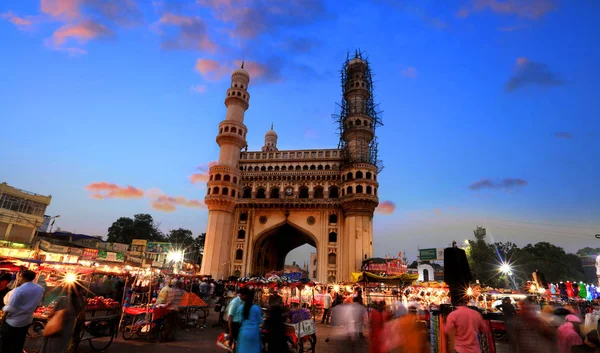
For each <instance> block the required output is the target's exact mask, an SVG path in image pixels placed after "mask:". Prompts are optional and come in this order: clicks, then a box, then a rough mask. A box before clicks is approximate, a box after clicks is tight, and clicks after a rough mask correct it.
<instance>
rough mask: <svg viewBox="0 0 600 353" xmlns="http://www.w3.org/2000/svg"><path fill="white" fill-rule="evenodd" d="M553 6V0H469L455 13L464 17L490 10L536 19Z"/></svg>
mask: <svg viewBox="0 0 600 353" xmlns="http://www.w3.org/2000/svg"><path fill="white" fill-rule="evenodd" d="M555 8H556V1H555V0H471V2H470V4H469V5H468V6H467V7H465V8H462V9H461V10H460V11H459V12H458V13H457V16H458V17H462V18H465V17H468V16H469V15H471V14H473V13H478V12H483V11H491V12H494V13H496V14H499V15H512V16H518V17H523V18H528V19H537V18H541V17H543V16H544V15H546V14H547V13H549V12H550V11H552V10H554V9H555Z"/></svg>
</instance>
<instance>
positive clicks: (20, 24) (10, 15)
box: [0, 11, 33, 30]
mask: <svg viewBox="0 0 600 353" xmlns="http://www.w3.org/2000/svg"><path fill="white" fill-rule="evenodd" d="M0 18H4V19H6V20H8V21H9V22H10V23H12V24H13V25H15V26H16V27H17V28H18V29H20V30H26V29H28V28H31V26H32V25H33V20H32V17H30V16H27V17H19V16H17V15H16V14H15V13H14V12H12V11H7V12H5V13H3V14H0Z"/></svg>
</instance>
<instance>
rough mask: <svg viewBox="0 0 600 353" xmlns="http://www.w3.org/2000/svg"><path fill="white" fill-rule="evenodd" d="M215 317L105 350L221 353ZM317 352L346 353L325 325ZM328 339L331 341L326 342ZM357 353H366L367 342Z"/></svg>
mask: <svg viewBox="0 0 600 353" xmlns="http://www.w3.org/2000/svg"><path fill="white" fill-rule="evenodd" d="M216 318H217V316H216V315H215V313H214V312H211V317H209V320H208V322H207V328H206V329H204V330H201V329H196V328H191V329H189V330H186V331H180V332H179V333H178V336H177V341H176V342H168V343H156V344H154V343H148V342H147V341H145V340H144V339H141V338H140V339H135V340H132V341H124V340H123V339H122V337H121V335H119V338H118V339H117V340H116V341H115V342H113V344H112V345H111V346H110V347H109V348H108V350H107V353H113V352H114V353H134V352H142V351H143V352H145V353H165V352H169V353H186V352H201V353H223V352H225V351H224V350H223V349H222V348H219V347H217V346H216V339H217V336H218V335H219V333H220V332H222V330H221V329H218V328H212V324H214V323H215V322H216ZM317 337H318V343H317V352H318V353H338V352H348V349H346V345H345V343H344V342H342V341H340V340H338V339H336V338H335V331H334V329H332V328H331V327H328V326H327V325H321V324H318V325H317ZM327 338H330V339H329V340H328V339H327ZM81 348H82V349H81V350H82V351H84V352H86V353H87V352H91V350H90V349H89V347H88V345H87V344H83V345H82V347H81ZM361 348H362V349H361V350H360V352H367V351H368V350H367V346H366V342H365V344H364V346H363V347H361ZM497 353H508V350H507V349H506V346H505V345H498V351H497Z"/></svg>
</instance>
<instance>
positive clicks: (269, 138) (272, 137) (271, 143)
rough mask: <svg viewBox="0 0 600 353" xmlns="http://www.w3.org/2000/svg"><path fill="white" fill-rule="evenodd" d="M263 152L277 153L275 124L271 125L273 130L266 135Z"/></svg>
mask: <svg viewBox="0 0 600 353" xmlns="http://www.w3.org/2000/svg"><path fill="white" fill-rule="evenodd" d="M262 151H263V152H275V151H277V133H276V132H275V130H273V124H271V130H269V131H267V133H266V134H265V145H264V146H263V148H262Z"/></svg>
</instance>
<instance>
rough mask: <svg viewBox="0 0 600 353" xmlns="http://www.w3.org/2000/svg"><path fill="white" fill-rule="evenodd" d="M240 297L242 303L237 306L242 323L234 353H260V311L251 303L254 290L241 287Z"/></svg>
mask: <svg viewBox="0 0 600 353" xmlns="http://www.w3.org/2000/svg"><path fill="white" fill-rule="evenodd" d="M240 297H241V299H242V300H243V301H244V305H243V306H240V307H239V308H238V314H240V311H241V315H239V316H241V317H242V325H241V327H240V333H239V334H238V339H237V344H236V346H235V351H236V353H260V352H261V350H262V343H261V339H260V324H261V323H262V319H263V318H262V311H261V310H260V307H259V306H258V305H253V304H252V301H253V299H254V292H253V291H252V290H250V289H248V288H243V289H242V291H241V292H240Z"/></svg>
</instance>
